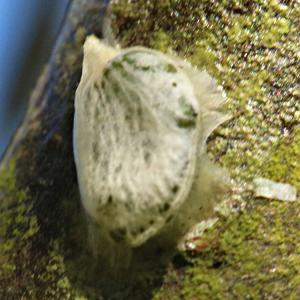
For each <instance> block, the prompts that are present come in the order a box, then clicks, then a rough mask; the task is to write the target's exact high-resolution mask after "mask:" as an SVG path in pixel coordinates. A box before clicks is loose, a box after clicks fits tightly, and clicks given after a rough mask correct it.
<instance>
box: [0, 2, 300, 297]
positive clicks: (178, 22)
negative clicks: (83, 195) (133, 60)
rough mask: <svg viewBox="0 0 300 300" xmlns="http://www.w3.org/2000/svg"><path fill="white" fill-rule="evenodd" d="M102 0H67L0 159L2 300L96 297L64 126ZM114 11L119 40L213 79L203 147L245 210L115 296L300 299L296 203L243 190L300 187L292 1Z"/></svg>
mask: <svg viewBox="0 0 300 300" xmlns="http://www.w3.org/2000/svg"><path fill="white" fill-rule="evenodd" d="M107 2H108V1H107ZM106 5H107V3H105V1H100V0H74V1H73V2H72V5H71V6H70V11H69V14H68V16H67V19H66V21H65V24H64V26H63V27H62V31H61V34H60V36H59V39H58V41H57V44H56V47H55V49H54V51H53V54H52V57H51V60H50V62H49V64H48V66H47V67H46V68H45V71H44V73H43V75H42V76H41V78H40V80H39V82H38V84H37V87H36V89H35V90H34V92H33V94H32V97H31V104H30V107H29V110H28V114H27V116H26V119H25V121H24V124H23V125H22V126H21V127H20V129H19V130H18V132H17V134H16V136H15V138H14V140H13V141H12V144H11V145H10V147H9V148H8V150H7V152H6V155H5V157H4V159H3V160H2V163H1V165H0V169H1V175H0V201H1V202H0V242H1V243H0V298H1V299H101V297H100V291H99V289H98V286H97V284H96V283H95V282H96V281H97V278H95V277H94V276H93V272H92V263H90V262H89V260H88V259H87V258H86V257H87V256H88V253H87V250H86V247H85V245H86V240H85V236H86V234H85V226H84V216H83V213H82V211H81V208H80V201H79V194H78V188H77V182H76V173H75V168H74V162H73V151H72V126H73V100H74V93H75V89H76V86H77V83H78V81H79V77H80V72H81V59H82V44H83V41H84V39H85V37H86V36H87V35H88V34H90V33H93V34H96V35H98V36H99V37H101V36H102V21H103V13H104V11H105V7H106ZM112 13H113V15H114V16H115V18H113V19H112V20H113V22H112V27H113V32H115V33H116V37H117V39H118V40H119V41H120V43H121V45H122V46H132V45H144V46H148V47H153V48H156V49H159V50H161V51H170V50H171V51H173V52H177V53H178V54H180V55H182V56H185V58H187V59H188V60H190V61H191V62H192V63H193V64H195V65H197V66H198V67H205V68H206V69H207V70H208V71H209V72H210V73H212V74H213V75H214V76H215V77H216V78H217V79H218V80H219V82H220V84H222V85H223V86H224V88H225V89H226V92H227V95H228V100H229V101H228V102H229V104H228V110H229V111H230V113H231V114H232V115H233V118H232V120H231V121H230V122H229V123H227V124H225V125H224V126H223V127H221V128H219V129H218V130H217V131H216V132H215V134H214V135H213V136H212V137H210V140H209V143H208V150H209V154H210V156H211V158H212V159H213V160H215V161H216V162H217V163H218V164H220V165H222V166H225V167H226V168H227V169H228V170H229V172H230V173H231V175H232V177H233V179H234V180H235V182H236V183H237V185H239V187H240V188H239V189H238V191H239V192H238V193H236V194H235V195H233V197H235V199H237V201H236V202H235V203H236V204H237V206H238V207H240V206H241V207H245V208H244V209H243V210H241V211H240V212H239V213H237V214H232V215H230V216H228V217H226V218H221V219H220V220H219V222H218V223H217V224H216V225H215V226H214V228H212V229H211V230H210V231H209V232H208V233H207V234H206V235H205V237H203V238H202V239H201V240H200V241H199V248H198V250H199V251H198V252H196V253H193V255H192V256H188V257H187V260H188V261H189V263H184V264H180V267H179V266H178V264H176V263H175V264H174V266H172V267H170V269H169V270H167V274H166V275H165V277H164V284H163V285H162V288H161V289H157V291H156V292H153V286H155V285H156V284H157V283H159V280H160V279H161V278H160V275H159V276H157V278H156V277H155V276H152V275H151V276H150V275H149V276H148V277H147V276H146V277H144V279H143V280H144V281H141V282H139V283H138V284H137V285H138V286H132V287H131V291H128V293H129V294H127V292H124V293H123V294H120V295H119V299H150V298H151V297H153V298H154V299H164V300H165V299H172V300H175V299H188V300H192V299H193V300H196V299H299V297H300V288H299V287H300V267H299V266H300V251H299V245H300V238H299V237H300V226H299V224H300V223H299V222H300V220H299V215H300V205H299V202H295V203H282V202H275V201H268V200H264V199H255V198H254V197H253V195H252V193H251V192H248V191H247V190H245V189H244V188H243V187H244V183H247V184H248V183H250V182H251V181H252V179H253V178H254V177H256V176H265V177H268V178H271V179H273V180H276V181H282V182H288V183H290V184H293V185H294V186H295V187H296V188H298V190H299V189H300V160H299V157H300V130H299V128H300V98H299V97H300V93H299V78H298V77H299V73H300V66H299V59H300V56H299V46H300V43H299V30H300V4H299V1H293V0H290V1H277V0H256V1H225V0H224V1H206V0H205V1H198V0H189V1H177V0H166V1H161V0H159V1H158V0H157V1H156V0H155V1H139V0H131V1H130V0H119V1H116V3H115V5H114V6H113V7H112ZM298 200H299V199H298ZM233 202H234V201H233ZM151 294H152V296H151ZM114 299H117V296H116V298H114Z"/></svg>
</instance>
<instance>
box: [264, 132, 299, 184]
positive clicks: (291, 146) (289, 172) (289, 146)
mask: <svg viewBox="0 0 300 300" xmlns="http://www.w3.org/2000/svg"><path fill="white" fill-rule="evenodd" d="M299 157H300V128H297V129H295V131H294V132H293V133H292V135H291V136H289V137H287V138H283V139H282V140H281V142H280V143H279V144H278V146H277V147H275V149H274V150H273V152H272V154H271V155H270V157H269V158H268V159H267V160H266V162H265V167H264V171H263V175H264V176H265V177H269V178H271V179H273V180H275V181H282V182H288V183H291V184H292V185H294V186H295V187H296V188H297V189H298V190H300V159H299Z"/></svg>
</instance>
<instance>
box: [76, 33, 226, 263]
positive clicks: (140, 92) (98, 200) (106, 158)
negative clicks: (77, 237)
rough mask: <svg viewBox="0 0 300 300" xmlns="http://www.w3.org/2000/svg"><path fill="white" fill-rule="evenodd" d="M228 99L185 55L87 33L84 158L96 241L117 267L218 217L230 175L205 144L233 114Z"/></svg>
mask: <svg viewBox="0 0 300 300" xmlns="http://www.w3.org/2000/svg"><path fill="white" fill-rule="evenodd" d="M225 100H226V98H225V94H224V92H223V90H222V88H220V87H218V86H217V84H216V82H215V80H214V79H213V78H212V77H211V76H210V75H208V74H207V73H206V72H205V71H199V70H198V69H196V68H194V67H192V66H191V65H190V64H188V63H187V62H185V61H184V60H182V59H180V58H179V57H173V56H170V55H166V54H163V53H160V52H158V51H155V50H151V49H147V48H143V47H132V48H127V49H123V50H116V49H114V48H112V47H110V46H108V45H106V44H105V43H104V42H102V41H101V40H99V39H97V38H96V37H95V36H89V37H88V38H87V40H86V42H85V44H84V59H83V69H82V77H81V81H80V83H79V86H78V88H77V91H76V97H75V117H74V136H73V138H74V156H75V163H76V169H77V176H78V182H79V188H80V193H81V200H82V205H83V207H84V209H85V211H86V214H87V216H88V218H89V223H90V241H91V246H92V248H93V251H94V253H95V254H96V255H99V256H102V257H105V259H106V260H107V262H108V264H109V265H110V266H111V267H112V268H120V266H121V267H122V266H127V265H128V263H129V260H130V256H131V254H130V253H131V250H132V249H134V248H136V247H140V246H143V245H144V244H145V243H147V242H149V241H152V240H153V243H162V244H164V243H165V244H166V245H168V247H169V245H170V243H171V244H176V241H177V240H178V239H179V238H180V237H181V236H182V235H183V234H185V233H186V231H187V230H188V229H189V228H190V227H191V226H192V225H194V224H195V223H196V222H199V221H201V220H202V219H203V218H205V217H207V216H208V215H209V214H210V213H211V211H212V208H213V206H214V202H216V200H217V199H218V198H219V197H218V193H219V190H220V189H221V187H222V186H224V182H226V181H227V179H228V177H227V173H226V172H225V171H223V170H221V169H219V168H217V167H215V166H214V165H213V164H212V163H210V162H209V160H208V159H207V157H206V147H205V145H206V140H207V137H208V136H209V135H210V133H211V132H212V131H213V130H214V129H215V128H216V127H217V126H218V125H220V124H221V123H223V122H224V121H226V120H228V118H229V116H228V115H225V114H223V113H221V112H219V111H218V109H219V108H220V107H221V106H222V105H223V104H224V102H225ZM155 237H157V239H155Z"/></svg>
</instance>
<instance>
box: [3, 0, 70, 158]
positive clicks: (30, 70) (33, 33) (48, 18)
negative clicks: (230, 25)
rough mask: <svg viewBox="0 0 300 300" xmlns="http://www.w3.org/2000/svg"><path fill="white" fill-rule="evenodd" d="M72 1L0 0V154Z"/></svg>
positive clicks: (19, 118)
mask: <svg viewBox="0 0 300 300" xmlns="http://www.w3.org/2000/svg"><path fill="white" fill-rule="evenodd" d="M68 2H69V0H45V1H40V0H26V1H20V0H9V1H8V0H0V12H1V13H0V156H1V154H2V153H3V151H4V149H5V147H6V145H7V143H8V142H9V139H10V137H11V136H12V134H13V132H14V131H15V129H16V127H17V126H18V124H19V123H20V122H21V120H22V117H23V115H24V112H25V109H26V105H27V102H28V98H29V95H30V91H31V90H32V89H33V87H34V85H35V82H36V80H37V77H38V75H39V73H40V71H41V68H42V66H43V64H45V63H46V61H47V58H48V56H49V53H50V51H51V48H52V45H53V42H54V40H55V36H56V33H57V31H58V29H59V26H60V24H61V21H62V19H63V15H64V12H65V9H66V6H67V4H68Z"/></svg>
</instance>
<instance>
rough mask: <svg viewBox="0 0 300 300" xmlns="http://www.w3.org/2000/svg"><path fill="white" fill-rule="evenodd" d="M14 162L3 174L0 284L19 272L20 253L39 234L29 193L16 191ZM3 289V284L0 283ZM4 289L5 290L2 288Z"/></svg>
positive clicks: (0, 184)
mask: <svg viewBox="0 0 300 300" xmlns="http://www.w3.org/2000/svg"><path fill="white" fill-rule="evenodd" d="M14 170H15V162H14V161H12V162H11V163H10V165H9V166H8V167H7V169H6V170H3V171H2V172H1V174H0V190H1V201H0V238H1V240H2V241H1V243H0V282H2V283H5V282H6V281H7V280H9V278H11V277H13V276H15V272H16V271H19V269H20V266H19V265H18V262H17V261H18V260H17V257H18V251H20V249H22V251H23V252H25V251H28V250H29V248H30V247H31V242H32V237H33V236H34V235H35V234H36V233H37V232H38V229H39V228H38V224H37V219H36V217H35V216H34V215H33V214H32V206H31V205H30V204H29V203H28V201H27V197H26V191H25V190H20V189H18V188H17V185H16V180H15V173H14ZM0 286H1V283H0ZM2 288H3V287H2Z"/></svg>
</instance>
